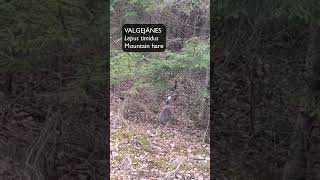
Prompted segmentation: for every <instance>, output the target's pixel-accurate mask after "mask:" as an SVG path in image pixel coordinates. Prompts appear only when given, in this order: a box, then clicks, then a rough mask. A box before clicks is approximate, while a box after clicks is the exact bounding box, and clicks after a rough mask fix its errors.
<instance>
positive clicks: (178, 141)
mask: <svg viewBox="0 0 320 180" xmlns="http://www.w3.org/2000/svg"><path fill="white" fill-rule="evenodd" d="M111 104H112V103H111ZM112 107H113V106H112V105H111V112H110V119H111V121H110V126H111V127H110V128H111V131H110V133H111V144H110V149H111V155H110V156H111V179H113V180H117V179H119V180H120V179H121V180H122V179H140V180H143V179H148V180H149V179H150V180H151V179H197V180H202V179H203V180H204V179H210V178H209V172H210V151H209V144H207V143H205V142H203V140H202V137H203V135H204V132H203V131H198V130H194V129H185V128H184V130H183V131H181V127H179V126H178V125H173V124H168V125H167V126H161V125H159V124H155V123H152V122H140V123H139V122H130V121H125V122H124V121H123V120H121V119H120V116H119V115H118V114H117V113H116V110H115V108H112Z"/></svg>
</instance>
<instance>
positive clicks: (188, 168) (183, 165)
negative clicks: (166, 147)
mask: <svg viewBox="0 0 320 180" xmlns="http://www.w3.org/2000/svg"><path fill="white" fill-rule="evenodd" d="M179 170H180V171H189V170H191V168H190V166H189V165H188V164H182V165H181V166H180V167H179Z"/></svg>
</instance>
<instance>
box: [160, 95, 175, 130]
mask: <svg viewBox="0 0 320 180" xmlns="http://www.w3.org/2000/svg"><path fill="white" fill-rule="evenodd" d="M170 100H171V96H169V97H167V99H166V104H165V106H164V107H163V108H162V110H161V112H160V116H159V120H160V123H162V124H165V123H167V122H169V121H170V120H171V119H172V112H171V107H170Z"/></svg>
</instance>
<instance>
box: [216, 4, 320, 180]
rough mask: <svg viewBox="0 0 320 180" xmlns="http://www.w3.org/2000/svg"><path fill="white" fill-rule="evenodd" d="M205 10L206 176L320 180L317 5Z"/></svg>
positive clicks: (319, 7) (228, 6) (319, 31)
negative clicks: (207, 25)
mask: <svg viewBox="0 0 320 180" xmlns="http://www.w3.org/2000/svg"><path fill="white" fill-rule="evenodd" d="M211 10H212V11H211V16H210V18H211V33H212V36H211V53H212V54H211V62H212V65H213V66H214V70H213V71H211V72H212V73H213V74H212V76H211V83H212V84H211V92H212V95H211V110H212V111H211V113H212V114H211V117H212V121H211V122H212V124H211V125H212V127H211V130H212V135H213V140H211V142H212V144H211V145H212V147H213V148H211V151H212V153H213V158H212V159H211V162H212V163H213V169H212V170H213V173H212V174H211V176H214V177H215V179H219V180H222V179H226V180H229V179H254V180H270V179H274V180H277V179H279V180H280V179H283V180H293V179H295V180H297V179H299V180H302V179H303V180H307V179H308V180H311V179H312V180H316V179H320V174H319V172H320V166H319V162H320V161H319V160H320V159H319V152H320V146H319V140H320V139H319V134H320V131H319V129H318V128H317V127H318V125H319V113H320V112H319V107H320V106H319V92H320V91H319V79H320V76H319V75H320V56H319V50H320V41H319V40H320V29H319V22H320V21H319V20H320V19H319V15H320V14H319V12H320V2H319V1H295V0H294V1H272V0H271V1H264V0H263V1H253V0H252V1H251V0H250V1H237V2H235V1H223V0H220V1H219V0H218V1H214V2H212V1H211Z"/></svg>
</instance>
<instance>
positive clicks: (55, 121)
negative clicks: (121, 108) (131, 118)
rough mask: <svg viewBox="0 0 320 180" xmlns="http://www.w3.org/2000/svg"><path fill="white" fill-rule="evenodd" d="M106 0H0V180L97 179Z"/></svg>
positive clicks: (103, 133) (103, 116) (103, 119)
mask: <svg viewBox="0 0 320 180" xmlns="http://www.w3.org/2000/svg"><path fill="white" fill-rule="evenodd" d="M108 4H109V2H108V1H103V0H100V1H99V0H97V1H89V0H84V1H74V0H71V1H67V0H61V1H16V0H8V1H7V0H2V1H0V24H1V28H0V39H1V41H0V164H1V165H0V179H32V180H35V179H47V180H56V179H68V180H69V179H77V180H79V179H103V178H105V177H106V176H107V174H106V171H107V168H108V166H107V164H108V163H107V162H108V161H107V159H108V154H107V153H106V152H107V149H108V146H107V142H108V136H107V133H108V129H109V128H108V127H107V113H106V110H107V107H108V105H107V104H108V98H107V92H108V83H107V82H108V72H109V71H108V60H107V59H108V58H107V57H108V47H109V43H108V38H107V37H108V29H109V27H108V22H109V21H108V17H109V16H108V13H107V12H108V7H109V5H108Z"/></svg>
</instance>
